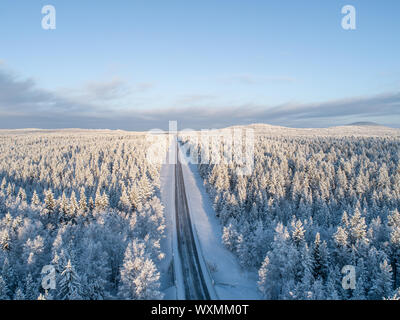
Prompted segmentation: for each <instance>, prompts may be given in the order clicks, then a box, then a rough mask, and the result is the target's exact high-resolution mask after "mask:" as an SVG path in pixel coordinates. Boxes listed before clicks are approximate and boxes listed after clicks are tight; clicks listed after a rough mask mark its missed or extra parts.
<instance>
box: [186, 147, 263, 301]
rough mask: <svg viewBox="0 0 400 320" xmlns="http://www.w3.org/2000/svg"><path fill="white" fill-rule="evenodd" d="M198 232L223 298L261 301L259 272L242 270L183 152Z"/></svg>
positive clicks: (203, 252)
mask: <svg viewBox="0 0 400 320" xmlns="http://www.w3.org/2000/svg"><path fill="white" fill-rule="evenodd" d="M180 159H181V161H182V170H183V176H184V180H185V188H186V195H187V198H188V199H187V200H188V204H189V210H190V215H191V220H192V224H193V227H194V229H195V230H194V231H195V232H196V233H197V235H198V239H199V242H200V245H201V248H200V253H202V254H203V257H204V259H205V261H206V262H207V264H208V266H209V270H210V271H211V276H212V278H213V280H214V283H215V289H216V292H217V295H218V297H219V299H231V300H245V299H251V300H257V299H260V295H259V293H258V291H257V284H256V282H257V274H256V273H255V272H246V271H244V270H242V269H241V267H240V266H239V263H238V261H237V259H236V257H235V256H234V255H233V254H232V253H231V252H229V251H228V250H227V249H226V248H225V247H224V245H223V244H222V242H221V237H222V230H221V225H220V223H219V221H218V219H217V218H216V216H215V212H214V209H213V207H212V204H211V201H210V199H209V197H208V195H207V193H206V190H205V188H204V186H203V182H202V179H201V177H200V176H199V174H198V170H197V167H196V165H193V164H187V163H186V162H185V161H184V157H183V156H182V155H180Z"/></svg>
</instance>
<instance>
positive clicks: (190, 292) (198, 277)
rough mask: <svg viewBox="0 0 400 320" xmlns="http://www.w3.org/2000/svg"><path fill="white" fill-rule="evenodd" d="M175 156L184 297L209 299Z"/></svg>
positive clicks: (181, 177)
mask: <svg viewBox="0 0 400 320" xmlns="http://www.w3.org/2000/svg"><path fill="white" fill-rule="evenodd" d="M178 152H179V150H177V154H178ZM177 158H178V159H177V163H176V165H175V214H176V219H175V220H176V230H177V238H178V251H179V255H180V258H181V264H182V273H183V282H184V286H185V297H186V300H210V293H209V291H208V289H207V285H206V282H205V280H204V275H203V271H202V268H201V264H200V261H199V253H198V250H197V247H196V242H195V239H194V235H193V229H192V223H191V220H190V214H189V207H188V203H187V197H186V192H185V184H184V180H183V172H182V165H181V163H180V161H179V157H177Z"/></svg>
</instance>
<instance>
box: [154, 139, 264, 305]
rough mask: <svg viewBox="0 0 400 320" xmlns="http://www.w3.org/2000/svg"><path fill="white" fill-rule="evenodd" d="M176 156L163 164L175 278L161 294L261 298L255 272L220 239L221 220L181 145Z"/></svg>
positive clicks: (167, 245)
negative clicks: (174, 160)
mask: <svg viewBox="0 0 400 320" xmlns="http://www.w3.org/2000/svg"><path fill="white" fill-rule="evenodd" d="M173 145H174V144H173ZM175 145H176V144H175ZM178 158H179V159H180V160H181V161H180V162H178V165H171V164H165V165H164V167H163V170H162V183H161V193H162V199H163V204H164V207H165V216H166V221H167V239H166V240H165V241H164V243H163V247H164V252H166V256H167V261H173V274H174V283H175V285H174V286H173V287H170V288H168V289H166V290H165V293H166V296H165V298H166V299H232V300H241V299H260V295H259V293H258V291H257V285H256V281H257V274H256V273H255V272H247V271H244V270H242V268H241V267H240V266H239V264H238V261H237V259H236V257H235V256H234V255H233V254H232V253H231V252H229V251H228V250H227V249H226V248H225V247H224V245H223V244H222V242H221V236H222V231H221V225H220V223H219V221H218V219H217V218H216V216H215V212H214V209H213V207H212V205H211V202H210V199H209V197H208V195H207V193H206V191H205V188H204V186H203V183H202V179H201V177H200V176H199V174H198V171H197V166H196V165H192V164H188V163H187V162H186V161H185V157H184V156H183V154H182V151H181V150H180V149H179V150H178ZM179 222H181V223H179ZM182 226H184V227H183V228H182ZM199 285H200V287H199ZM204 288H207V291H208V292H207V293H205V289H204ZM201 292H203V293H201Z"/></svg>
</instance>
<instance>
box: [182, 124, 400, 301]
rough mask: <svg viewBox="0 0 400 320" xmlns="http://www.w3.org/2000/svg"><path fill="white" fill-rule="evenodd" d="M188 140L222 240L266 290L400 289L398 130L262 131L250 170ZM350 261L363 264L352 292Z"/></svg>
mask: <svg viewBox="0 0 400 320" xmlns="http://www.w3.org/2000/svg"><path fill="white" fill-rule="evenodd" d="M324 130H325V129H324ZM377 130H380V129H379V128H377ZM321 132H322V131H320V133H321ZM181 140H182V143H184V145H185V146H186V149H187V150H188V155H189V153H192V154H196V157H198V159H196V161H197V162H198V163H199V164H198V170H199V172H200V175H201V177H202V179H203V180H204V185H205V187H206V189H207V193H208V194H209V196H210V198H211V200H212V202H213V206H214V209H215V212H216V215H217V216H218V217H219V220H220V222H221V225H222V228H223V235H222V239H221V241H223V243H224V245H225V246H226V248H228V249H229V250H230V251H231V252H233V253H234V254H235V255H236V256H237V258H238V259H239V261H240V264H241V266H242V267H243V268H245V269H248V270H255V271H256V272H258V277H259V280H258V289H259V290H260V292H261V294H262V296H263V298H265V299H318V300H321V299H322V300H324V299H344V300H347V299H358V300H359V299H374V300H381V299H392V298H399V297H400V295H399V292H398V288H399V287H400V214H399V209H400V164H399V157H400V139H399V137H398V136H397V137H396V136H388V135H386V136H385V135H377V136H366V135H365V134H360V135H353V134H349V135H345V134H343V135H340V134H337V132H336V133H335V134H330V132H328V131H326V130H325V132H324V134H319V133H318V130H314V131H312V132H311V131H310V132H307V131H304V130H303V131H300V130H297V131H296V129H287V130H286V131H282V132H281V134H274V135H269V134H265V133H264V134H263V133H260V132H257V134H256V135H255V141H254V169H253V170H252V172H251V174H250V175H240V174H238V171H237V170H236V167H237V164H235V163H234V162H232V161H228V162H226V163H218V164H216V161H214V162H213V161H212V155H213V152H215V150H214V151H212V150H208V151H207V150H206V148H209V149H210V148H211V145H209V144H205V143H204V141H202V140H201V139H199V138H198V137H197V136H196V135H193V134H192V135H190V134H185V135H184V136H182V137H181ZM203 140H204V139H203ZM225 147H226V146H224V143H223V142H222V143H221V144H220V145H219V149H218V150H217V156H218V157H221V158H223V152H224V150H226V149H225ZM205 151H207V152H205ZM202 154H203V155H204V154H210V155H211V160H210V159H207V160H205V161H202V159H201V157H202ZM213 163H215V164H213ZM345 265H351V266H354V267H355V270H356V275H357V278H356V286H355V289H354V290H344V289H343V287H342V279H343V274H342V273H341V270H342V268H343V267H344V266H345Z"/></svg>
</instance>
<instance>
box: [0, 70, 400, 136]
mask: <svg viewBox="0 0 400 320" xmlns="http://www.w3.org/2000/svg"><path fill="white" fill-rule="evenodd" d="M127 87H128V88H127ZM139 87H140V86H139ZM145 87H146V86H145ZM135 90H139V89H138V87H137V86H132V87H129V86H128V84H127V83H125V82H124V81H121V80H120V79H111V80H110V81H108V82H104V83H101V82H92V83H91V84H89V85H88V86H84V87H83V89H82V93H83V94H86V95H87V96H92V99H87V100H85V99H82V96H80V97H77V96H75V95H73V94H71V96H67V95H66V92H64V93H63V94H60V93H57V92H52V91H49V90H44V89H42V88H39V87H38V86H37V85H36V83H35V81H34V80H33V79H20V78H18V77H17V76H15V75H13V74H12V73H9V72H6V71H4V70H3V69H1V68H0V128H32V127H36V128H50V129H55V128H77V127H79V128H92V129H98V128H109V129H125V130H149V129H152V128H161V129H166V128H168V121H169V120H177V121H178V124H179V127H180V128H192V129H202V128H220V127H225V126H230V125H237V124H250V123H269V124H276V125H283V126H296V127H321V126H332V125H340V124H347V123H351V122H355V121H375V122H380V123H382V124H389V125H393V126H397V127H399V126H400V92H394V93H387V94H381V95H377V96H371V97H358V98H351V99H342V100H335V101H328V102H321V103H313V104H285V105H280V106H275V107H269V106H263V105H254V104H241V105H236V106H221V105H220V104H217V103H216V102H215V101H216V98H217V97H214V96H209V95H196V94H193V95H184V96H181V97H180V98H181V102H182V104H183V105H186V106H190V107H175V108H159V109H154V108H151V109H143V108H142V109H140V110H132V109H128V108H123V107H118V108H116V107H115V101H119V100H118V99H120V98H121V97H124V94H127V93H129V94H131V93H132V92H135ZM178 100H179V99H178ZM183 102H185V103H183ZM192 102H193V103H192ZM180 105H181V104H180Z"/></svg>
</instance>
